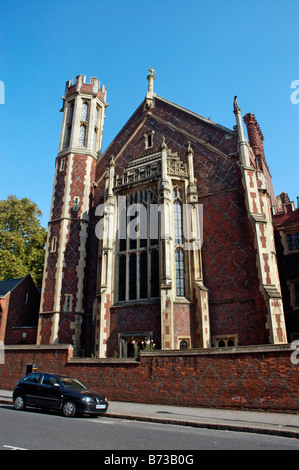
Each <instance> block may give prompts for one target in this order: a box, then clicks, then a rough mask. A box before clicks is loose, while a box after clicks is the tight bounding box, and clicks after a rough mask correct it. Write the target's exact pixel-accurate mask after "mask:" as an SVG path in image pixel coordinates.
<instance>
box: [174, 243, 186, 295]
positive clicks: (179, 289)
mask: <svg viewBox="0 0 299 470" xmlns="http://www.w3.org/2000/svg"><path fill="white" fill-rule="evenodd" d="M175 279H176V295H177V297H184V295H185V264H184V251H183V249H182V248H177V249H176V250H175Z"/></svg>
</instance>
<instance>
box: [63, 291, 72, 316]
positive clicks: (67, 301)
mask: <svg viewBox="0 0 299 470" xmlns="http://www.w3.org/2000/svg"><path fill="white" fill-rule="evenodd" d="M71 303H72V296H71V295H70V294H67V295H66V296H65V311H66V312H70V311H71Z"/></svg>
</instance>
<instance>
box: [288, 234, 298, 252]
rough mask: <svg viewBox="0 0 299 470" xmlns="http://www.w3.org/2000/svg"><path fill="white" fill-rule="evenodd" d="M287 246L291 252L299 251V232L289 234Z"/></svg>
mask: <svg viewBox="0 0 299 470" xmlns="http://www.w3.org/2000/svg"><path fill="white" fill-rule="evenodd" d="M287 244H288V249H289V251H295V250H299V232H295V233H288V234H287Z"/></svg>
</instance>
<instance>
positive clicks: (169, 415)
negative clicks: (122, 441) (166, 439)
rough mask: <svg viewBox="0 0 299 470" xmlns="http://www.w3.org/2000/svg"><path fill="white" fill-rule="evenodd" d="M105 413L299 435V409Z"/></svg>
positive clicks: (4, 399) (136, 408)
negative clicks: (278, 411)
mask: <svg viewBox="0 0 299 470" xmlns="http://www.w3.org/2000/svg"><path fill="white" fill-rule="evenodd" d="M0 403H2V404H7V405H12V391H9V390H0ZM105 416H106V417H111V418H119V419H130V420H135V421H145V422H153V423H161V424H173V425H178V426H191V427H197V428H205V429H219V430H227V431H239V432H250V433H258V434H268V435H274V436H284V437H292V438H295V439H299V414H296V413H294V414H289V413H268V412H263V411H245V410H244V411H242V410H226V409H214V408H193V407H192V408H191V407H182V406H172V405H153V404H144V403H128V402H119V401H110V402H109V408H108V412H107V413H106V415H105Z"/></svg>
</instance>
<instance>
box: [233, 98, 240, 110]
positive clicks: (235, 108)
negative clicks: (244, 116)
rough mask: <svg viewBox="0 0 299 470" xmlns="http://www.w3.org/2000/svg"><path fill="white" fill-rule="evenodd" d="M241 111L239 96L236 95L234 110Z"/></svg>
mask: <svg viewBox="0 0 299 470" xmlns="http://www.w3.org/2000/svg"><path fill="white" fill-rule="evenodd" d="M237 111H241V110H240V108H239V105H238V101H237V96H235V97H234V112H237Z"/></svg>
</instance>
